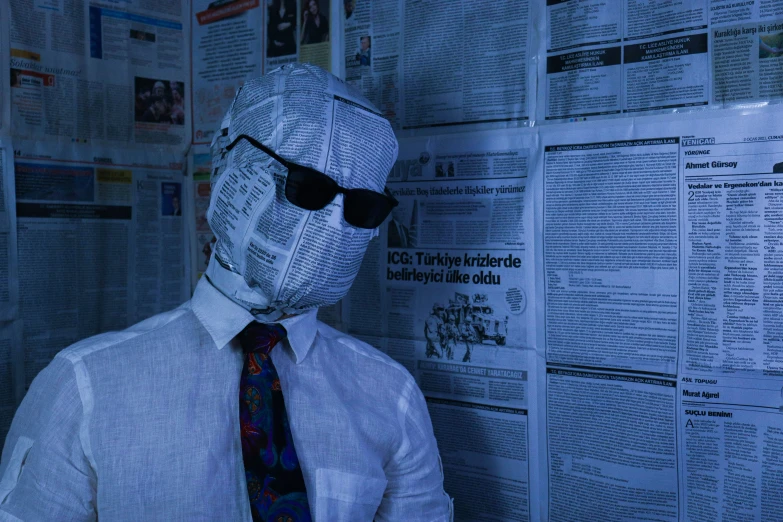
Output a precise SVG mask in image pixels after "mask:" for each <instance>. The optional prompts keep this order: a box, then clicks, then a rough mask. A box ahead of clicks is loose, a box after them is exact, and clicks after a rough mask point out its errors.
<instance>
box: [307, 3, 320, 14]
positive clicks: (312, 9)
mask: <svg viewBox="0 0 783 522" xmlns="http://www.w3.org/2000/svg"><path fill="white" fill-rule="evenodd" d="M307 10H308V11H310V14H311V15H313V16H315V15H317V14H318V11H319V10H320V7H319V6H318V0H309V1H308V2H307Z"/></svg>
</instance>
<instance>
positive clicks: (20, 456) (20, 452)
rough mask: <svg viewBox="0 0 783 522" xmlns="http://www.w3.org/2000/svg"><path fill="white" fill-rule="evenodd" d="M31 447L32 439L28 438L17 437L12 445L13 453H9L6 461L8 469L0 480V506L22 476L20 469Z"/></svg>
mask: <svg viewBox="0 0 783 522" xmlns="http://www.w3.org/2000/svg"><path fill="white" fill-rule="evenodd" d="M32 447H33V439H31V438H29V437H19V438H18V439H17V440H16V444H15V445H14V451H13V452H11V458H10V459H8V467H7V468H6V469H5V473H3V478H2V480H0V504H2V503H3V502H5V499H6V498H8V495H10V494H11V491H13V490H14V488H15V487H16V483H17V482H19V477H20V476H21V475H22V467H23V466H24V461H25V460H26V459H27V455H28V454H29V453H30V449H31V448H32Z"/></svg>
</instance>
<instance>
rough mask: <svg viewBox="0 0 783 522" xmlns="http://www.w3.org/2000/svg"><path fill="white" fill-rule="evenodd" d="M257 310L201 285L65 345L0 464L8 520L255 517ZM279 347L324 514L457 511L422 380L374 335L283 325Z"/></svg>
mask: <svg viewBox="0 0 783 522" xmlns="http://www.w3.org/2000/svg"><path fill="white" fill-rule="evenodd" d="M251 321H253V316H252V315H251V314H250V313H249V312H248V311H247V310H245V309H244V308H242V307H240V306H239V305H237V304H235V303H234V302H233V301H231V300H230V299H228V298H227V297H225V296H224V295H223V294H222V293H220V292H219V291H218V290H217V289H215V288H214V287H213V286H212V285H211V284H210V283H209V282H208V281H207V280H205V279H204V280H202V281H201V282H200V283H199V284H198V286H197V288H196V292H195V294H194V296H193V298H192V299H191V300H190V301H188V302H186V303H185V304H183V305H182V306H180V307H179V308H177V309H175V310H172V311H170V312H166V313H163V314H160V315H157V316H155V317H152V318H150V319H147V320H146V321H143V322H141V323H139V324H137V325H135V326H132V327H131V328H129V329H127V330H125V331H122V332H111V333H106V334H103V335H98V336H96V337H92V338H90V339H86V340H84V341H81V342H79V343H76V344H75V345H73V346H71V347H69V348H67V349H65V350H63V351H61V352H60V353H58V354H57V356H56V357H55V358H54V360H53V361H52V362H51V363H50V364H49V365H48V366H47V367H46V368H45V369H44V370H42V371H41V373H40V374H38V376H37V377H36V378H35V380H34V381H33V383H32V385H31V387H30V389H29V391H28V392H27V395H26V396H25V398H24V401H23V402H22V404H21V406H20V407H19V410H18V411H17V413H16V416H15V417H14V420H13V423H12V424H11V430H10V432H9V433H8V437H7V439H6V442H5V447H4V449H3V455H2V461H0V477H1V478H0V521H3V522H7V521H14V522H16V521H19V520H22V521H25V522H27V521H40V520H56V521H58V522H68V521H85V520H96V519H98V520H100V521H101V522H110V521H123V520H129V521H130V520H133V521H137V520H144V521H154V520H161V521H172V520H188V521H202V520H203V521H222V520H225V521H247V522H250V521H252V516H251V513H250V503H249V500H248V492H247V486H246V483H245V473H244V464H243V461H242V445H241V441H240V428H239V378H240V374H241V372H242V366H243V363H244V354H243V352H242V349H241V348H240V346H239V344H238V342H237V341H236V340H235V337H236V335H237V334H238V333H239V332H240V331H242V329H243V328H244V327H245V326H246V325H248V324H249V323H250V322H251ZM281 324H282V325H283V326H285V328H286V330H287V331H288V337H287V339H286V341H285V342H283V343H281V344H279V345H278V346H277V347H275V349H274V350H272V352H271V355H272V361H273V362H274V364H275V367H276V368H277V372H278V374H279V376H280V385H281V387H282V390H283V396H284V397H285V403H286V411H287V413H288V417H289V420H290V426H291V433H292V436H293V439H294V446H295V448H296V453H297V456H298V458H299V461H300V463H301V467H302V474H303V475H304V480H305V484H306V486H307V498H308V501H309V504H310V510H311V513H312V515H313V519H314V520H315V521H319V522H320V521H329V522H332V521H348V520H350V521H362V520H373V518H374V519H375V520H381V521H387V520H404V521H422V522H424V521H426V522H433V521H446V520H451V519H452V518H453V515H452V509H453V508H452V503H451V499H450V498H449V497H448V495H446V493H445V492H444V491H443V472H442V467H441V464H440V457H439V455H438V448H437V445H436V442H435V438H434V436H433V432H432V424H431V422H430V418H429V414H428V412H427V408H426V405H425V402H424V398H423V396H422V394H421V391H420V390H419V388H418V387H417V386H416V383H415V382H414V380H413V378H412V377H411V375H410V373H408V371H407V370H405V369H404V368H403V367H402V366H400V365H398V364H397V363H395V362H394V361H392V360H391V359H389V358H388V357H387V356H385V355H384V354H382V353H380V352H378V351H377V350H375V349H374V348H372V347H371V346H369V345H367V344H365V343H363V342H360V341H358V340H356V339H354V338H352V337H349V336H347V335H344V334H342V333H340V332H338V331H337V330H334V329H332V328H330V327H328V326H326V325H324V324H323V323H321V322H319V321H317V320H316V317H315V311H312V312H309V313H305V314H301V315H298V316H296V317H292V318H289V319H285V320H283V321H281Z"/></svg>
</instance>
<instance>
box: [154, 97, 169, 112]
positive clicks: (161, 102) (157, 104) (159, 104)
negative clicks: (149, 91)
mask: <svg viewBox="0 0 783 522" xmlns="http://www.w3.org/2000/svg"><path fill="white" fill-rule="evenodd" d="M151 100H152V105H151V107H152V110H154V111H155V112H156V113H157V114H161V113H163V112H165V110H166V100H165V99H164V98H163V96H153V97H152V98H151Z"/></svg>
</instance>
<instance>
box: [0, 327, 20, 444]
mask: <svg viewBox="0 0 783 522" xmlns="http://www.w3.org/2000/svg"><path fill="white" fill-rule="evenodd" d="M20 334H21V321H20V320H14V321H7V322H0V448H2V447H3V445H4V444H5V437H6V435H7V434H8V430H9V429H10V428H11V421H12V420H13V419H14V414H15V413H16V408H17V407H18V406H19V403H20V402H21V400H22V392H23V387H24V383H23V382H22V380H23V378H24V373H23V368H22V362H23V359H24V357H23V355H22V352H21V347H22V343H21V335H20Z"/></svg>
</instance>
